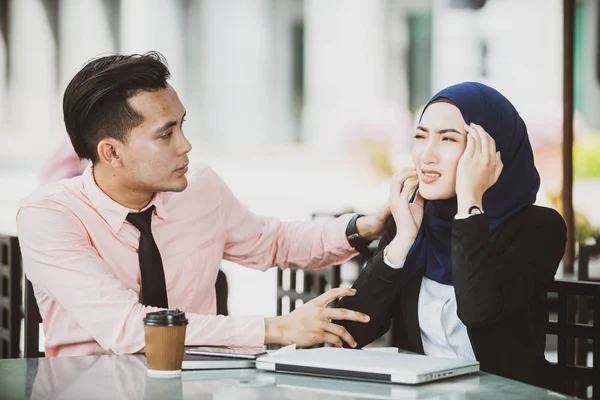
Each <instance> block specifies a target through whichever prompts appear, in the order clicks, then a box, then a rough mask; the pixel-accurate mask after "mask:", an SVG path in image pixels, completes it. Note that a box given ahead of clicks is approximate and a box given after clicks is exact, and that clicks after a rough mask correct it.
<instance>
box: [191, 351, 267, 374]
mask: <svg viewBox="0 0 600 400" xmlns="http://www.w3.org/2000/svg"><path fill="white" fill-rule="evenodd" d="M254 367H255V361H254V360H243V359H237V358H225V357H214V356H204V355H202V356H197V355H193V354H188V353H184V355H183V362H182V364H181V369H182V370H184V371H194V370H200V369H237V368H254Z"/></svg>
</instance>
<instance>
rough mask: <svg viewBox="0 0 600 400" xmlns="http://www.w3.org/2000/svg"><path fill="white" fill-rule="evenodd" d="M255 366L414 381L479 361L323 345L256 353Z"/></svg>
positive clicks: (463, 370)
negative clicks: (270, 352) (257, 355)
mask: <svg viewBox="0 0 600 400" xmlns="http://www.w3.org/2000/svg"><path fill="white" fill-rule="evenodd" d="M256 368H258V369H262V370H266V371H275V372H288V373H295V374H308V375H319V376H327V377H337V378H347V379H358V380H367V381H377V382H388V383H389V382H392V383H404V384H415V383H422V382H429V381H433V380H437V379H443V378H449V377H453V376H458V375H463V374H468V373H471V372H477V371H479V362H477V361H468V360H457V359H450V358H436V357H429V356H424V355H420V354H404V353H381V352H372V351H361V350H353V349H338V348H333V347H323V348H317V349H303V350H296V351H293V352H285V353H275V354H269V355H268V356H263V357H259V358H258V360H257V361H256Z"/></svg>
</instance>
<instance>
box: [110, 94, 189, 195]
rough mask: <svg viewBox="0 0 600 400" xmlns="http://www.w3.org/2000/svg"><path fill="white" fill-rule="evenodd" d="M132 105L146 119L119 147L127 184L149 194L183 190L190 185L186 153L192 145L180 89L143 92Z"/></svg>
mask: <svg viewBox="0 0 600 400" xmlns="http://www.w3.org/2000/svg"><path fill="white" fill-rule="evenodd" d="M129 104H130V105H131V106H132V107H133V108H134V109H135V110H136V111H137V112H138V113H139V114H140V115H141V116H143V117H144V121H143V122H142V123H141V124H140V125H138V126H136V127H135V128H133V129H132V130H131V131H130V133H129V137H128V139H127V141H126V142H125V143H123V144H122V146H121V148H120V149H119V156H120V158H121V162H122V167H123V168H122V175H121V177H122V178H123V182H124V185H125V186H129V187H130V189H132V190H136V191H140V192H148V193H153V192H181V191H182V190H184V189H185V188H186V187H187V179H186V177H185V173H186V172H187V165H188V162H189V160H188V157H187V153H188V152H189V151H190V150H191V149H192V146H191V144H190V142H188V140H187V139H186V138H185V136H184V134H183V129H182V124H183V120H184V117H185V109H184V107H183V105H182V104H181V101H180V100H179V97H178V96H177V92H175V90H174V89H173V88H172V87H171V86H170V85H167V87H166V88H165V89H162V90H158V91H154V92H140V93H138V94H136V95H135V96H133V97H131V98H130V99H129Z"/></svg>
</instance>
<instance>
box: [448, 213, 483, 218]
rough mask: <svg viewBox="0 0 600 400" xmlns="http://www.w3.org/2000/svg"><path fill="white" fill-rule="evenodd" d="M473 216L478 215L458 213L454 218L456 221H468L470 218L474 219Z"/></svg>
mask: <svg viewBox="0 0 600 400" xmlns="http://www.w3.org/2000/svg"><path fill="white" fill-rule="evenodd" d="M473 215H478V214H467V213H458V214H456V215H455V216H454V219H467V218H469V217H472V216H473Z"/></svg>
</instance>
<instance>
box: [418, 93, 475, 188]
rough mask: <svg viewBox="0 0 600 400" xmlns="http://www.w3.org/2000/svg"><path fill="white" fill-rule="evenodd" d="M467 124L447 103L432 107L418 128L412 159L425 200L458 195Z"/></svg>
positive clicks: (442, 101)
mask: <svg viewBox="0 0 600 400" xmlns="http://www.w3.org/2000/svg"><path fill="white" fill-rule="evenodd" d="M464 125H465V121H464V120H463V117H462V114H461V113H460V111H459V110H458V108H457V107H456V106H455V105H454V104H453V103H451V102H450V101H448V100H444V99H441V100H437V101H435V102H434V103H431V104H430V105H429V106H428V107H427V109H426V110H425V112H424V113H423V117H422V118H421V122H420V123H419V125H418V126H417V128H416V133H415V141H414V144H413V149H412V158H413V163H414V165H415V168H416V170H417V174H418V177H419V193H420V194H421V196H423V198H424V199H426V200H444V199H449V198H451V197H454V196H455V195H456V168H457V167H458V161H459V160H460V157H461V156H462V154H463V152H464V151H465V147H466V145H467V137H466V135H467V133H466V131H465V129H464Z"/></svg>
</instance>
